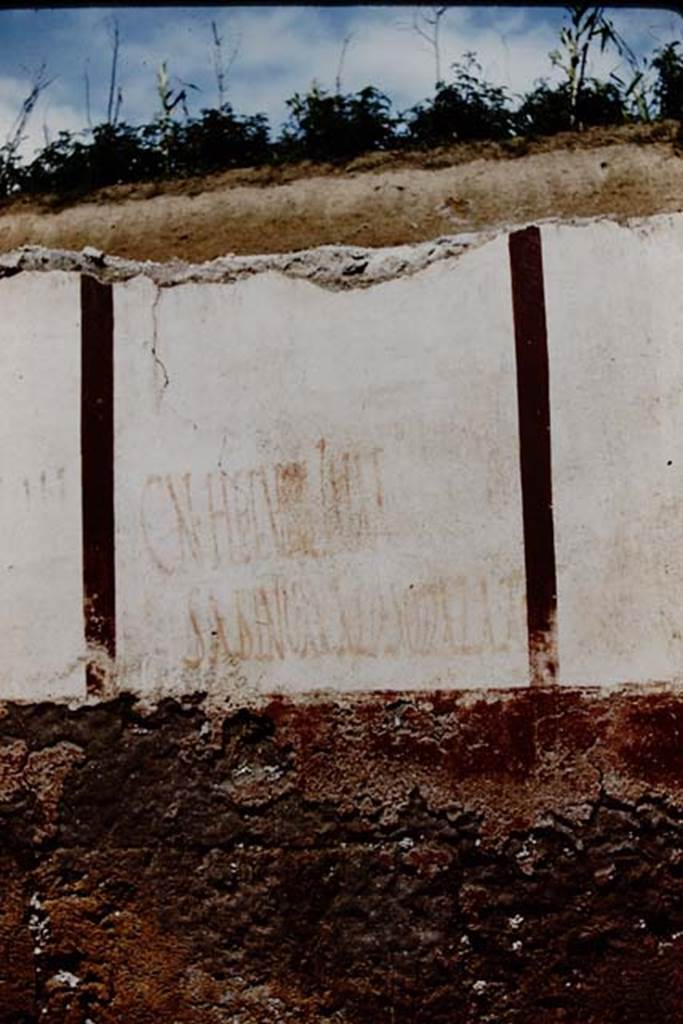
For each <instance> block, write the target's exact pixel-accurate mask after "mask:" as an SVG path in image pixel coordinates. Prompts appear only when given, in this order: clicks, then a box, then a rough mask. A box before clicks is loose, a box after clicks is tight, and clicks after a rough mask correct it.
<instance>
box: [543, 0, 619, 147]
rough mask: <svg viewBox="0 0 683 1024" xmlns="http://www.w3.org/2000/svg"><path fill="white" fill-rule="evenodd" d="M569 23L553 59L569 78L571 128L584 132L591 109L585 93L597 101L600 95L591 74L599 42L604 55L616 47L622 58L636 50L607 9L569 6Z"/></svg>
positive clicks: (552, 55) (564, 28)
mask: <svg viewBox="0 0 683 1024" xmlns="http://www.w3.org/2000/svg"><path fill="white" fill-rule="evenodd" d="M567 15H568V18H569V22H568V24H566V25H563V26H562V29H561V31H560V46H561V48H560V49H558V50H553V51H552V52H551V53H550V55H549V56H550V60H551V62H552V63H553V64H554V65H555V67H558V68H560V69H561V70H562V71H563V72H564V74H565V76H566V87H567V100H568V104H569V127H570V128H578V129H581V128H582V127H583V126H584V124H585V123H590V122H584V121H583V119H582V112H584V111H585V110H586V109H587V107H590V106H591V102H592V101H591V98H590V97H589V98H588V101H587V102H586V101H585V100H584V96H583V94H584V92H588V93H590V92H592V93H593V99H594V98H595V97H596V96H598V95H599V93H600V89H598V88H597V83H596V79H594V78H590V76H589V74H588V58H589V55H590V52H591V49H592V48H593V46H594V44H595V43H596V42H598V43H599V45H600V51H601V52H603V51H604V50H605V49H606V48H607V47H608V46H610V45H611V46H613V47H614V48H615V49H616V51H617V52H618V53H619V54H620V55H624V54H628V55H630V56H633V54H632V51H631V50H630V48H629V47H628V45H627V44H626V42H625V40H624V39H623V38H622V36H621V35H620V34H619V33H618V32H617V30H616V28H615V27H614V24H613V22H612V21H610V19H609V18H608V17H607V16H606V15H605V8H604V7H595V6H590V5H588V4H573V5H570V6H568V7H567Z"/></svg>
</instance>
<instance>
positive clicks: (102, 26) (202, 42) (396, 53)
mask: <svg viewBox="0 0 683 1024" xmlns="http://www.w3.org/2000/svg"><path fill="white" fill-rule="evenodd" d="M416 10H417V8H411V7H379V6H378V7H343V8H325V7H282V6H280V7H209V8H206V7H205V8H202V7H188V8H182V7H181V8H179V7H175V8H166V9H164V8H148V9H145V8H139V7H138V8H136V7H131V8H119V9H117V10H108V9H106V8H89V9H88V8H86V9H83V8H81V9H73V10H57V11H54V10H38V11H35V10H20V11H12V10H4V11H0V142H1V141H3V140H4V137H5V135H6V133H7V131H8V130H9V128H10V126H11V124H12V122H13V120H14V118H15V116H16V112H17V110H18V107H19V105H20V103H21V100H22V98H23V96H24V95H25V94H26V92H27V88H28V83H29V81H30V77H31V74H32V72H33V71H34V69H35V68H37V67H39V66H40V65H41V64H42V63H43V62H44V63H45V64H46V65H47V72H48V74H49V76H50V77H52V78H53V81H52V83H51V85H50V87H49V89H48V90H46V92H45V93H44V95H43V97H42V98H41V102H40V104H39V107H38V108H37V110H36V112H35V114H34V116H33V118H32V121H31V123H30V125H29V129H28V132H27V140H26V143H25V151H26V152H27V153H28V152H30V151H31V150H32V149H34V148H35V147H36V146H37V145H40V144H42V143H43V141H44V137H45V135H46V134H47V136H48V137H54V136H55V135H56V133H57V132H58V131H59V130H60V129H71V130H80V129H82V128H83V127H84V126H85V122H86V115H85V86H84V74H85V71H86V69H87V71H88V75H89V78H90V83H91V108H92V115H93V121H95V122H97V121H98V120H101V119H103V117H104V114H105V111H106V101H107V84H108V75H109V63H110V53H111V50H110V45H111V44H110V38H111V24H112V19H114V18H116V19H117V20H118V23H119V28H120V34H121V59H120V84H121V87H122V90H123V107H122V118H123V119H124V120H126V121H128V122H130V123H132V124H137V123H141V122H143V121H145V120H149V119H151V118H152V117H153V116H154V114H155V111H156V109H157V106H158V99H157V94H156V87H155V74H156V69H157V68H158V66H159V64H160V62H161V61H164V60H165V61H167V62H168V68H169V72H170V73H171V76H172V78H174V79H175V78H177V79H178V80H184V81H185V82H192V83H193V84H194V85H196V86H197V87H198V89H197V90H196V91H195V90H193V91H191V93H190V110H191V112H198V110H199V109H200V107H202V106H211V105H215V103H216V85H215V79H214V76H213V72H212V66H211V28H210V25H211V21H212V20H215V21H216V22H217V23H218V26H219V29H220V31H221V33H222V35H223V37H224V39H225V42H226V49H229V48H230V45H231V43H232V44H238V45H239V50H238V54H237V58H236V60H235V62H234V64H233V67H232V70H231V73H230V78H229V81H228V98H229V100H230V102H232V104H233V106H234V107H235V109H236V110H237V111H239V112H240V113H246V114H252V113H256V112H259V111H263V112H264V113H266V114H268V116H269V117H270V119H271V123H273V124H274V125H275V126H279V124H280V123H281V122H282V120H283V119H284V118H285V116H286V108H285V105H284V101H285V99H286V98H287V97H288V96H291V95H292V94H293V93H294V92H296V91H305V90H306V89H307V88H308V87H309V86H310V84H311V83H312V81H314V80H315V81H317V82H318V83H319V84H320V85H321V86H322V87H323V88H331V87H332V86H333V85H334V80H335V76H336V73H337V67H338V64H339V56H340V52H341V47H342V43H343V40H344V39H345V37H347V36H350V39H349V43H348V47H347V50H346V56H345V60H344V67H343V78H342V88H343V89H344V91H353V90H356V89H359V88H361V87H362V86H364V85H366V84H368V83H372V84H373V85H376V86H378V87H379V88H380V89H382V90H384V91H385V92H386V93H387V94H388V95H389V96H390V97H391V98H392V100H393V101H394V103H395V106H396V107H397V108H398V109H405V108H406V107H408V106H411V105H412V104H414V103H416V102H417V101H419V100H421V99H423V98H425V97H426V96H428V95H429V94H430V92H431V91H432V87H433V80H434V60H433V54H432V53H431V52H430V50H429V47H428V46H427V44H426V43H425V42H424V41H423V40H422V39H420V37H419V36H418V35H417V34H416V33H415V31H414V29H413V27H412V24H411V23H412V18H413V15H414V12H415V11H416ZM612 16H613V18H614V20H615V22H616V24H617V26H618V28H619V29H620V31H621V32H622V34H623V35H624V36H625V37H626V39H627V40H628V42H629V43H630V44H631V46H632V47H633V48H634V49H635V50H636V51H637V52H640V53H649V52H651V51H652V49H653V48H654V47H656V46H658V45H661V44H662V43H664V42H668V41H669V40H670V39H672V38H682V36H683V34H682V32H681V28H682V27H683V19H681V18H680V17H679V16H677V15H676V14H674V13H673V12H671V11H667V10H656V9H652V8H647V9H640V10H628V11H627V10H619V9H617V10H615V11H613V12H612ZM561 22H562V10H561V9H560V8H538V7H536V8H525V7H515V8H512V7H505V8H502V7H499V8H495V7H484V8H481V7H479V8H467V7H455V8H452V9H450V10H449V11H448V12H447V14H446V15H445V17H444V19H443V21H442V26H443V27H442V45H441V49H442V61H443V66H444V67H445V68H448V66H449V64H450V63H452V62H453V61H455V60H457V59H459V58H460V56H461V55H462V54H463V52H465V51H467V50H474V51H476V53H477V54H478V57H479V60H480V62H481V64H482V65H483V67H484V72H485V74H486V76H487V77H488V78H489V79H490V80H492V81H493V82H495V83H496V84H500V85H505V86H506V87H507V88H508V89H509V90H510V91H511V92H513V93H515V92H522V91H524V90H525V89H528V88H529V87H530V86H531V85H532V84H533V82H534V80H535V79H537V78H538V77H540V76H542V75H546V76H548V77H550V78H552V77H553V74H552V70H551V68H550V64H549V61H548V58H547V54H548V51H549V50H551V49H553V48H554V47H555V46H556V45H557V33H558V28H559V26H560V24H561ZM617 66H618V58H616V57H615V56H613V55H602V56H598V57H597V58H596V64H595V67H594V71H595V72H596V73H600V74H602V75H609V73H610V71H611V70H613V69H616V68H617Z"/></svg>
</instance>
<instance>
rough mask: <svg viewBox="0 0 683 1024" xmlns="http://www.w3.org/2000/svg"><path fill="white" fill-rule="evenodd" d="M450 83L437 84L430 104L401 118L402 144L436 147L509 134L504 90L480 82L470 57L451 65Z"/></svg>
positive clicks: (510, 126)
mask: <svg viewBox="0 0 683 1024" xmlns="http://www.w3.org/2000/svg"><path fill="white" fill-rule="evenodd" d="M453 69H454V71H455V76H454V80H453V82H452V83H450V84H448V85H447V84H445V83H444V82H440V83H439V84H438V86H437V89H436V94H435V96H434V99H433V100H429V101H427V102H425V103H420V104H418V105H417V106H415V107H412V108H411V109H410V110H409V111H407V113H406V114H405V121H406V126H407V132H406V136H405V138H406V141H407V142H408V143H409V144H411V145H415V146H438V145H446V144H448V143H452V142H464V141H469V140H476V139H506V138H509V137H510V135H511V134H512V129H513V121H512V114H511V111H510V109H509V107H508V99H507V93H506V91H505V89H503V88H499V87H498V86H495V85H491V83H490V82H487V81H485V80H484V79H483V78H482V69H481V65H480V64H478V63H477V60H476V58H475V56H474V54H472V53H467V54H465V56H464V60H463V61H460V62H458V63H456V64H453Z"/></svg>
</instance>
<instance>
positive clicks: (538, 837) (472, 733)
mask: <svg viewBox="0 0 683 1024" xmlns="http://www.w3.org/2000/svg"><path fill="white" fill-rule="evenodd" d="M682 718H683V715H682V706H681V703H680V701H677V700H676V697H675V696H674V695H673V694H672V693H670V692H640V693H623V692H622V693H619V694H612V695H611V696H606V695H604V694H603V695H601V694H599V693H590V692H588V691H583V692H548V691H536V692H529V691H524V692H516V693H511V694H508V695H500V694H497V695H488V696H483V695H473V694H464V695H463V694H460V695H457V694H449V695H444V694H431V695H428V696H406V695H401V696H397V695H382V696H378V695H372V696H370V695H368V696H363V697H360V698H356V699H354V700H344V701H341V700H340V701H331V702H329V703H324V702H320V701H318V702H308V703H303V702H301V703H294V702H288V701H284V700H278V701H273V702H271V703H270V704H267V705H266V706H264V707H262V708H260V709H258V710H254V709H247V708H243V709H241V710H235V709H234V708H232V709H228V708H226V707H222V708H221V707H217V706H215V705H212V704H210V703H208V702H207V701H206V700H205V699H204V698H203V697H201V696H197V697H192V698H186V699H183V700H174V699H168V700H165V701H163V702H161V703H160V704H158V705H156V706H155V707H145V706H143V705H142V704H141V703H139V702H137V701H136V700H135V699H134V698H132V697H128V696H122V697H120V698H118V699H116V700H114V701H112V702H110V703H106V704H100V705H91V706H83V707H80V708H75V709H69V708H67V707H65V706H63V705H56V704H40V705H37V704H35V705H17V704H14V705H5V706H4V709H3V720H2V746H1V747H0V822H1V827H2V831H1V833H0V835H1V837H2V846H1V848H0V870H1V872H2V874H1V876H0V877H1V878H2V885H1V887H0V899H1V902H0V1021H1V1022H2V1024H29V1022H38V1021H49V1024H87V1022H90V1024H123V1022H126V1024H150V1022H155V1024H166V1022H168V1024H171V1022H173V1024H228V1022H230V1024H280V1022H292V1024H294V1022H296V1024H309V1022H310V1024H313V1022H315V1024H319V1022H323V1021H324V1022H335V1024H371V1022H372V1024H461V1022H462V1024H474V1022H477V1024H483V1022H489V1024H494V1022H495V1024H512V1022H515V1024H516V1022H520V1024H521V1022H527V1021H534V1022H566V1024H589V1022H600V1024H609V1022H614V1024H617V1022H618V1024H634V1022H643V1024H645V1022H647V1024H656V1022H659V1021H662V1022H664V1021H666V1022H668V1024H672V1022H673V1021H675V1020H676V1019H680V995H681V991H683V987H682V982H683V974H682V968H681V943H682V939H683V914H682V911H681V902H680V897H681V889H682V888H683V881H682V878H683V856H682V853H681V848H680V840H681V814H680V809H681V792H680V787H681V778H682V776H681V771H680V758H681V743H680V726H681V721H682Z"/></svg>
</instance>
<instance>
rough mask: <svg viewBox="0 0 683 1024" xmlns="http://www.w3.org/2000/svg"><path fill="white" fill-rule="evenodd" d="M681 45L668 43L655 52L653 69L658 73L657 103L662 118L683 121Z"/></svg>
mask: <svg viewBox="0 0 683 1024" xmlns="http://www.w3.org/2000/svg"><path fill="white" fill-rule="evenodd" d="M679 46H680V43H678V42H674V43H668V44H667V45H666V46H662V47H661V48H660V49H659V50H657V51H656V52H655V56H654V57H653V59H652V67H653V68H655V70H656V71H657V80H656V82H655V87H654V92H655V102H656V103H657V109H658V114H659V116H660V117H661V118H669V117H672V118H677V119H679V120H683V56H681V54H680V53H679V50H678V47H679Z"/></svg>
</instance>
